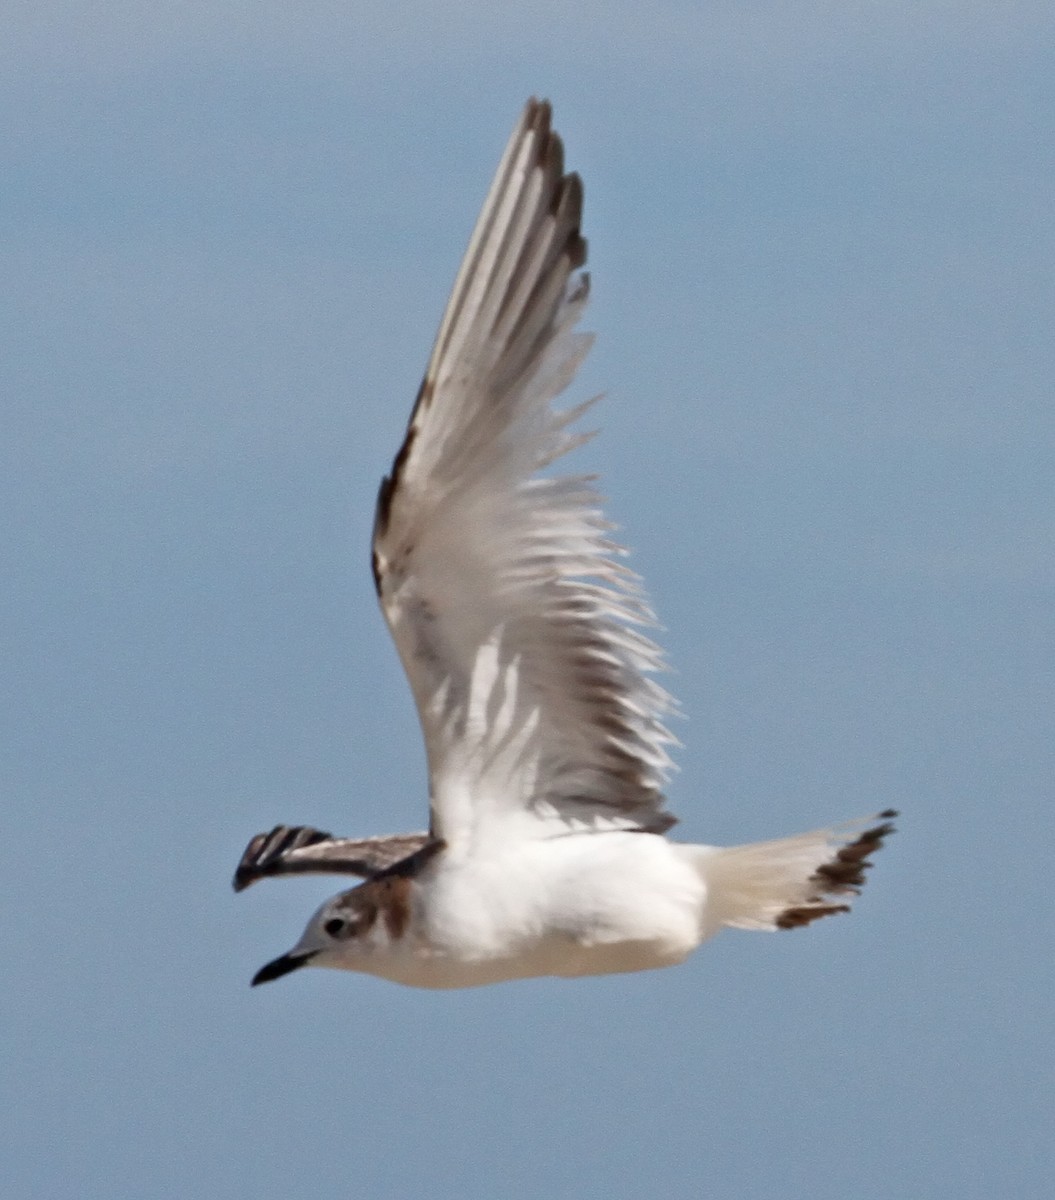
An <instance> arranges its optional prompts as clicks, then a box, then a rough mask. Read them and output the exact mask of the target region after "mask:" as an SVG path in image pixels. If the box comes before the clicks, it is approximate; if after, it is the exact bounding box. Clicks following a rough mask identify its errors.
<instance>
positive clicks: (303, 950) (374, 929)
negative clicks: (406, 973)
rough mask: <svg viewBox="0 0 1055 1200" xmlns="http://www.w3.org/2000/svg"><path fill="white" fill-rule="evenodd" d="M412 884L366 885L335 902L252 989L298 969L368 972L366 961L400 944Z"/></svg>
mask: <svg viewBox="0 0 1055 1200" xmlns="http://www.w3.org/2000/svg"><path fill="white" fill-rule="evenodd" d="M410 887H411V885H410V882H409V880H407V879H404V878H401V877H399V876H385V877H381V878H378V879H371V880H368V881H367V882H366V883H362V884H360V885H359V886H358V887H356V888H352V889H351V890H350V891H347V892H341V893H340V895H337V896H333V897H332V898H331V899H329V900H327V901H326V903H325V904H323V905H322V907H321V908H320V909H319V910H318V911H317V912H316V913H315V915H314V916H313V917H312V918H311V920H310V921H309V922H308V924H307V926H306V928H305V930H304V933H303V934H302V935H301V938H300V941H299V942H297V944H296V945H295V946H294V947H293V949H292V950H290V951H289V953H288V954H283V955H281V956H280V957H279V958H276V959H272V961H271V962H269V963H267V964H266V965H265V966H263V967H261V968H260V970H259V971H257V973H256V974H255V975H254V976H253V982H252V986H253V987H256V985H257V984H258V983H270V982H271V981H272V980H273V979H280V978H281V977H282V976H283V975H288V974H289V973H290V972H291V971H296V970H297V969H298V968H300V967H308V966H311V967H333V968H336V969H338V970H347V971H364V970H366V971H368V970H369V966H368V963H369V960H370V959H371V958H372V957H374V956H375V955H378V954H383V953H384V952H386V951H388V950H389V949H390V948H391V947H392V944H393V942H396V941H398V940H399V939H400V938H402V936H403V934H404V932H405V930H406V927H407V924H408V922H409V920H410Z"/></svg>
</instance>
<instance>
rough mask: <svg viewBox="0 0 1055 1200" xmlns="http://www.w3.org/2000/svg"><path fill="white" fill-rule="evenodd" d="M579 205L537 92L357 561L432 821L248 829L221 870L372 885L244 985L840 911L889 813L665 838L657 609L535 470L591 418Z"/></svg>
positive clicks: (618, 951) (625, 957)
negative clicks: (316, 875)
mask: <svg viewBox="0 0 1055 1200" xmlns="http://www.w3.org/2000/svg"><path fill="white" fill-rule="evenodd" d="M581 216H582V185H581V183H580V180H579V178H578V176H577V175H574V174H565V172H564V165H563V149H562V146H561V142H560V139H559V138H558V136H557V135H556V134H555V133H554V132H553V131H552V129H551V126H550V108H549V105H548V104H546V103H539V102H537V101H534V100H532V101H530V102H529V103H528V105H527V106H526V108H525V109H524V112H523V115H522V116H521V119H520V121H519V123H518V125H517V127H516V129H515V130H514V132H513V135H512V137H511V139H510V142H509V145H508V147H507V149H506V152H505V154H504V156H503V158H502V161H501V163H500V165H499V168H498V172H497V174H496V176H495V179H494V182H493V183H492V185H491V189H490V191H489V193H488V196H487V199H486V201H485V203H484V207H483V210H482V212H481V214H480V217H479V219H478V221H477V224H476V228H475V230H474V232H473V235H472V239H471V241H470V243H469V247H468V250H467V251H466V255H465V258H464V260H463V263H462V266H461V269H460V270H459V273H458V277H457V280H456V282H455V285H454V290H453V292H452V294H451V298H450V300H449V302H448V305H447V309H446V312H445V314H444V316H443V320H442V322H441V325H440V330H439V334H438V335H437V338H436V344H435V347H434V348H433V352H432V355H431V358H430V359H429V363H428V367H427V369H426V373H425V378H424V380H423V382H422V385H421V390H420V392H419V395H418V399H417V403H416V404H415V407H414V410H413V412H412V414H411V418H410V422H409V424H408V427H407V433H406V437H405V440H404V443H403V445H402V447H401V449H400V451H399V453H398V454H397V456H396V458H395V461H394V462H393V465H392V469H391V471H390V473H389V475H388V476H387V477H386V478H385V480H384V481H383V482H382V485H381V489H380V493H379V496H378V505H377V516H376V521H375V529H374V549H373V569H374V578H375V581H376V583H377V590H378V595H379V598H380V602H381V607H382V610H383V611H384V614H385V618H386V620H387V621H388V624H389V628H390V629H391V631H392V636H393V638H394V640H395V643H396V647H397V649H398V651H399V655H400V658H401V659H402V662H403V666H404V668H405V670H406V673H407V677H408V679H409V681H410V685H411V688H412V689H413V692H414V698H415V701H416V702H417V707H418V713H419V716H420V719H421V725H422V730H423V732H424V736H425V743H426V747H427V752H428V767H429V783H430V825H429V830H428V832H427V833H421V834H410V835H401V836H400V838H398V839H367V840H365V841H352V840H350V839H333V838H331V837H330V836H329V835H327V834H321V833H318V832H317V831H315V830H309V829H304V828H298V829H288V828H286V827H284V826H280V827H278V828H277V829H275V830H273V831H272V832H271V833H270V834H266V835H259V836H258V837H257V838H254V839H253V841H252V842H251V843H250V845H249V847H248V849H247V851H246V853H245V855H244V856H243V859H242V862H241V864H240V865H239V870H238V873H237V874H236V877H235V884H236V887H244V886H246V885H248V884H249V883H251V882H253V881H254V880H256V879H258V878H261V877H262V876H265V875H278V874H288V873H294V872H303V871H333V872H345V873H350V874H358V875H363V876H365V877H366V880H367V881H366V882H365V883H363V884H360V885H359V886H358V887H356V888H354V889H352V890H351V891H349V892H344V893H342V894H341V895H339V896H337V897H335V898H334V899H333V900H331V901H329V902H327V904H326V905H324V906H323V907H322V908H321V909H320V910H319V912H318V913H316V915H315V916H314V917H313V918H312V921H311V922H310V923H309V925H308V928H307V930H306V931H305V934H304V936H303V937H302V939H301V941H300V942H299V943H298V945H297V946H296V947H295V948H294V950H293V951H291V952H290V954H287V955H283V956H282V957H281V958H279V959H276V960H275V961H274V962H273V963H270V964H268V966H266V967H265V968H263V970H262V971H261V972H259V973H258V975H257V977H256V979H255V980H254V982H264V981H266V980H269V979H273V978H277V977H278V976H279V975H281V974H285V973H287V972H288V971H290V970H292V969H294V968H295V967H298V966H302V965H307V964H315V965H320V966H331V967H343V968H348V969H352V970H359V971H366V972H369V973H372V974H377V975H381V976H384V977H386V978H390V979H394V980H396V981H398V982H403V983H408V984H415V985H420V986H436V987H459V986H470V985H473V984H481V983H490V982H495V981H498V980H502V979H511V978H518V977H523V976H527V975H539V974H556V975H580V974H596V973H605V972H610V971H628V970H640V969H643V968H647V967H656V966H667V965H670V964H672V963H675V962H680V961H681V960H682V959H683V958H684V957H685V956H686V955H687V954H688V953H689V952H690V951H691V950H692V949H694V948H695V947H696V946H697V945H699V943H700V942H701V941H702V940H704V939H705V938H706V937H708V936H710V935H711V934H713V933H715V932H717V930H718V929H719V928H721V926H722V925H737V926H741V927H748V928H770V929H772V928H782V927H783V928H787V927H791V926H794V925H799V924H806V923H808V921H810V920H812V919H814V918H815V917H819V916H824V915H827V914H829V913H832V912H836V911H843V910H844V909H845V908H846V904H845V902H844V900H845V897H846V895H847V894H849V893H852V892H854V891H856V890H857V888H858V887H859V886H860V884H861V882H862V881H863V874H862V871H863V868H864V866H865V865H867V864H865V862H864V859H865V856H866V855H867V854H868V853H869V852H870V851H871V850H873V849H875V848H876V847H877V846H878V845H879V844H880V842H881V840H882V837H883V836H884V835H885V834H886V833H888V832H890V829H891V827H890V826H889V825H888V824H882V825H880V826H878V827H876V828H874V829H869V830H866V831H864V832H863V833H862V832H861V830H860V826H859V825H858V826H855V827H853V828H852V829H849V830H844V831H842V833H840V832H839V831H834V832H833V831H821V832H818V833H815V834H807V835H800V836H799V837H797V838H791V839H785V840H783V841H779V842H773V843H766V844H764V845H758V846H748V847H738V848H733V849H729V850H718V849H715V848H712V847H706V846H687V845H679V844H677V843H674V842H671V841H670V840H668V839H667V838H666V837H665V836H663V835H664V834H665V832H666V831H667V830H668V829H669V828H670V826H671V825H673V824H674V818H673V817H672V816H671V815H670V814H669V813H668V812H667V811H666V810H665V807H664V803H665V802H664V797H663V794H662V788H663V785H664V782H665V779H666V777H667V774H668V771H669V769H670V766H671V762H670V758H669V754H668V750H669V748H670V746H671V745H672V743H673V738H672V737H671V735H670V733H669V732H668V731H667V729H666V728H665V726H664V724H663V719H664V716H665V715H666V714H667V713H669V712H670V710H671V709H672V707H673V702H672V700H671V698H670V697H669V696H668V695H667V693H666V692H665V691H664V690H663V689H662V688H661V687H660V686H659V685H658V684H657V683H656V682H655V680H654V679H653V678H652V675H653V673H654V672H656V671H658V670H660V669H661V668H662V667H663V658H662V654H661V652H660V650H659V648H658V647H657V646H656V645H655V644H654V642H652V641H651V640H650V639H649V637H647V636H646V634H645V632H644V630H645V629H646V628H647V627H648V626H650V625H651V624H652V623H653V618H652V614H651V612H650V610H649V608H648V605H647V602H646V600H645V598H644V596H643V594H642V592H641V590H640V587H639V585H638V581H637V579H636V577H635V576H634V575H633V574H632V572H630V571H629V570H628V569H627V568H626V566H625V565H624V564H623V562H622V561H621V560H622V558H623V556H624V551H623V550H622V549H621V548H620V547H619V546H617V545H616V544H615V543H613V542H612V541H611V540H610V537H609V531H610V526H609V524H608V523H607V522H606V521H605V519H604V516H603V514H602V511H601V506H600V499H599V497H598V495H597V494H596V492H595V490H594V487H593V483H592V480H591V479H590V478H589V477H587V476H582V475H554V474H552V473H547V474H540V472H542V471H543V470H544V469H545V468H547V467H550V466H551V464H553V463H554V462H556V460H558V459H560V458H561V457H562V456H563V455H565V454H566V453H568V452H569V451H570V450H572V449H574V448H575V447H576V446H578V445H580V444H581V443H582V442H583V441H584V440H585V438H586V437H587V436H589V435H584V434H582V433H577V432H574V431H573V426H574V424H575V422H576V421H577V420H578V418H579V417H580V416H581V415H582V414H583V412H584V411H585V410H586V408H587V407H588V403H589V402H588V403H587V404H580V405H579V406H578V407H576V408H572V409H570V410H567V411H561V410H558V409H556V408H555V407H554V405H553V402H554V400H555V398H556V397H557V396H558V395H559V393H560V392H561V391H563V389H564V388H565V387H566V386H567V384H568V383H569V382H570V381H571V379H572V377H573V376H574V374H575V371H576V369H577V368H578V366H579V364H580V363H581V362H582V359H583V357H584V356H585V354H586V353H587V351H588V349H589V346H590V341H591V339H590V338H589V336H587V335H585V334H582V333H578V332H576V325H577V323H578V321H579V318H580V317H581V315H582V312H583V309H584V308H585V305H586V302H587V297H588V292H589V280H588V278H587V277H586V276H585V275H584V274H580V273H578V272H579V269H580V268H581V267H582V265H583V263H584V261H585V258H586V243H585V242H584V240H583V238H582V236H581V233H580V222H581ZM889 815H893V814H883V816H884V817H886V816H889ZM854 834H857V835H858V836H856V837H854V836H853V835H854ZM396 846H398V851H397V850H396V849H395V847H396ZM833 896H834V897H837V898H838V900H839V902H836V903H833V901H832V897H833Z"/></svg>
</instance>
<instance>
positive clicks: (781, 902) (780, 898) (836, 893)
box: [701, 809, 897, 932]
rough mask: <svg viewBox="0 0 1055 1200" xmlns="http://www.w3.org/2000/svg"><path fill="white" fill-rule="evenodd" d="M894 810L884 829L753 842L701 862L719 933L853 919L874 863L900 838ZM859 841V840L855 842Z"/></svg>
mask: <svg viewBox="0 0 1055 1200" xmlns="http://www.w3.org/2000/svg"><path fill="white" fill-rule="evenodd" d="M896 816H897V813H896V812H894V811H893V810H892V809H888V810H887V811H886V812H882V813H880V814H879V817H878V818H871V819H872V820H875V819H878V820H880V821H881V824H878V825H874V826H872V827H871V828H867V829H864V830H862V829H861V826H862V825H863V824H865V823H866V822H865V821H853V822H850V823H849V824H847V825H840V826H837V827H836V828H834V829H819V830H815V831H813V832H812V833H800V834H797V835H796V836H795V837H789V838H781V839H779V840H777V841H772V842H751V843H750V844H748V845H745V846H729V847H723V848H721V849H718V850H713V851H711V853H710V854H708V855H707V856H706V857H705V858H704V859H702V860H701V866H702V869H703V873H704V876H705V878H706V881H707V887H708V912H709V916H710V917H711V920H712V921H713V922H714V929H715V932H716V931H717V929H718V927H720V926H722V925H728V926H731V927H732V928H734V929H768V930H772V929H797V928H799V926H801V925H808V924H809V923H810V922H811V921H816V920H817V919H818V918H820V917H830V916H832V915H834V914H835V913H841V912H849V911H850V903H849V899H848V897H852V896H855V895H857V894H858V893H859V892H860V890H861V888H862V887H863V886H864V882H865V874H864V873H865V871H867V870H868V868H869V867H871V865H872V864H871V863H870V862H868V861H867V860H868V856H869V855H870V854H872V853H873V852H874V851H876V850H878V849H879V848H880V847H881V846H882V845H883V839H884V838H885V837H887V836H888V835H890V834H891V833H893V832H894V826H893V824H892V818H893V817H896ZM855 835H856V836H855Z"/></svg>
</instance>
